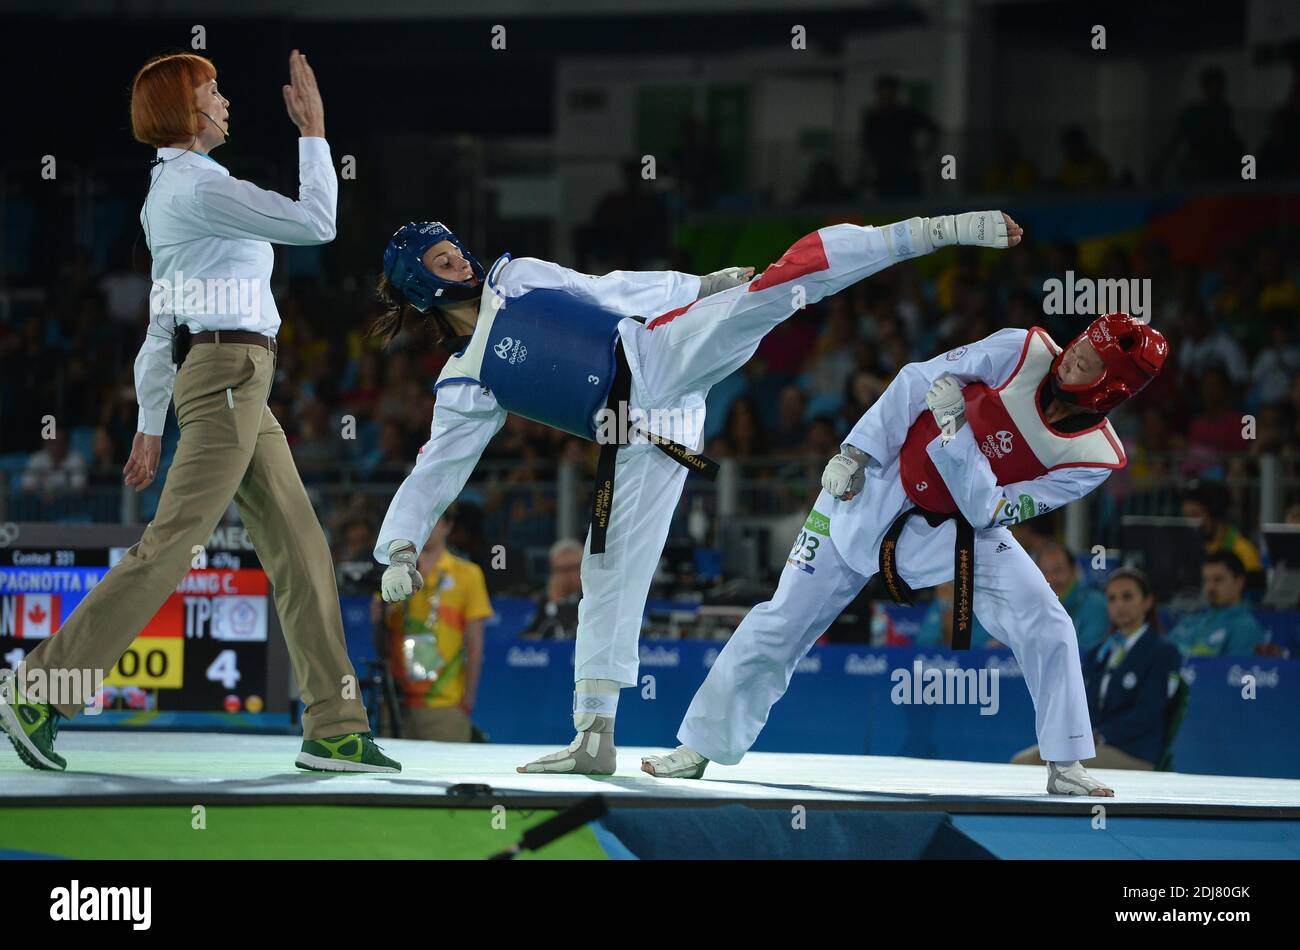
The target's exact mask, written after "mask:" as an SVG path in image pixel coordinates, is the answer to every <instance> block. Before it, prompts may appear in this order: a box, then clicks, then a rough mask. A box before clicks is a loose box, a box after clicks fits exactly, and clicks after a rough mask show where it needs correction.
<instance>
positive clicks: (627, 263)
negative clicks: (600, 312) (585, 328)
mask: <svg viewBox="0 0 1300 950" xmlns="http://www.w3.org/2000/svg"><path fill="white" fill-rule="evenodd" d="M641 168H642V166H641V162H640V161H638V160H637V159H634V158H629V159H625V160H624V161H623V162H622V163H621V164H620V166H619V187H618V188H616V189H614V190H613V191H610V192H607V193H606V194H605V195H603V196H602V197H601V198H600V199H599V200H598V201H597V203H596V210H595V212H594V213H593V215H592V219H591V223H590V224H588V225H587V226H586V227H583V228H579V229H578V230H577V231H576V232H575V233H574V251H575V253H576V254H577V265H578V269H579V270H581V271H582V272H584V273H601V274H603V273H605V272H607V271H612V270H641V269H644V265H645V264H647V263H648V262H650V261H656V260H662V259H665V258H666V257H667V254H668V213H667V210H666V209H665V207H664V206H663V204H662V203H661V202H660V201H659V200H658V199H657V198H656V197H655V194H654V191H653V188H654V182H653V181H652V180H647V179H646V178H644V177H643V176H642V173H641ZM648 316H655V314H649V315H648Z"/></svg>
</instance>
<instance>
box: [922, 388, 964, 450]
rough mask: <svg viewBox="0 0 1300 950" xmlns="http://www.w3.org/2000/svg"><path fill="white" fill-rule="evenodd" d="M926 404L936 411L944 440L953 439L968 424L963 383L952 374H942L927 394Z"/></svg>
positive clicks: (935, 416) (932, 410)
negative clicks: (963, 396) (962, 389)
mask: <svg viewBox="0 0 1300 950" xmlns="http://www.w3.org/2000/svg"><path fill="white" fill-rule="evenodd" d="M925 404H926V405H927V406H929V407H930V411H931V412H933V413H934V421H935V422H937V423H939V431H941V432H942V433H943V437H944V440H945V441H946V440H948V439H951V438H952V437H953V436H954V435H956V434H957V430H958V429H960V428H961V427H962V426H964V425H965V424H966V400H965V399H964V398H962V394H961V383H959V382H957V380H955V379H954V378H953V377H951V376H940V377H939V378H938V379H936V380H935V381H934V385H933V386H931V387H930V389H929V391H928V392H927V393H926V394H925Z"/></svg>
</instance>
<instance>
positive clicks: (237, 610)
mask: <svg viewBox="0 0 1300 950" xmlns="http://www.w3.org/2000/svg"><path fill="white" fill-rule="evenodd" d="M125 550H126V549H125V548H23V547H18V546H16V547H12V548H3V549H0V663H2V664H3V665H4V666H7V667H10V668H17V666H18V664H19V663H20V662H22V660H23V658H24V657H26V656H27V654H29V653H31V652H32V651H33V650H35V649H36V648H37V646H39V645H40V643H41V642H42V641H43V640H45V639H47V638H49V637H56V636H58V634H59V629H60V627H61V626H62V625H63V623H64V622H65V621H66V620H67V619H68V617H69V616H71V615H72V612H73V611H74V610H76V609H77V607H78V605H79V604H80V603H81V602H82V600H84V599H85V597H86V596H87V595H88V594H89V593H90V592H91V591H92V590H93V589H94V588H95V585H96V584H98V583H99V582H100V581H101V580H102V579H103V578H104V576H105V575H106V574H107V573H108V571H109V569H110V568H111V567H112V566H113V565H114V564H116V563H117V561H118V560H120V559H121V557H122V555H123V554H124V553H125ZM206 557H207V561H206V565H205V566H204V567H202V568H196V569H194V570H191V571H190V572H189V573H188V574H186V575H185V577H184V578H182V579H181V582H180V584H178V585H177V587H176V590H175V591H173V592H172V593H171V594H169V595H168V597H167V599H166V600H165V601H164V602H163V604H162V606H161V607H160V608H159V609H158V612H157V613H156V614H154V616H153V618H152V619H151V620H150V621H149V623H148V624H146V625H145V628H144V629H143V630H142V631H140V634H139V635H138V636H137V637H136V639H135V640H134V641H133V642H132V643H131V645H130V647H128V648H127V650H126V652H125V653H124V654H123V655H122V658H121V659H120V660H119V661H118V663H117V665H116V666H115V667H114V668H113V669H112V670H110V671H108V674H107V676H106V677H105V681H104V708H105V709H109V710H135V711H141V712H147V711H155V710H156V711H160V712H161V711H176V712H185V711H191V712H221V711H225V712H250V713H258V712H262V711H263V710H264V709H265V708H266V703H267V630H268V626H269V623H268V621H269V619H270V616H269V611H270V610H271V606H270V584H269V582H268V580H267V577H266V574H265V572H263V571H262V569H261V567H260V566H259V565H258V562H257V559H256V556H255V555H254V554H253V553H252V552H250V551H247V550H238V551H234V550H215V551H214V550H209V551H208V552H206ZM91 620H92V623H93V622H94V618H91Z"/></svg>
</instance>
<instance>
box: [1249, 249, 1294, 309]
mask: <svg viewBox="0 0 1300 950" xmlns="http://www.w3.org/2000/svg"><path fill="white" fill-rule="evenodd" d="M1256 273H1257V274H1258V275H1259V285H1260V286H1259V300H1258V301H1257V304H1256V305H1257V306H1258V307H1259V309H1260V311H1261V312H1264V313H1268V312H1269V311H1273V310H1283V311H1291V312H1294V311H1296V310H1300V284H1297V283H1296V280H1295V278H1294V277H1293V276H1291V274H1290V273H1289V272H1288V271H1287V268H1286V263H1285V262H1284V261H1283V260H1282V252H1281V251H1279V250H1278V248H1277V246H1276V245H1274V244H1265V245H1264V246H1263V247H1261V248H1260V249H1259V257H1258V264H1257V265H1256Z"/></svg>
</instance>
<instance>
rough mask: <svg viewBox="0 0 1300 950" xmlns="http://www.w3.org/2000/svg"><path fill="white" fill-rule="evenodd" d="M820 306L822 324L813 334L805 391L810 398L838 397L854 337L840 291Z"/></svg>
mask: <svg viewBox="0 0 1300 950" xmlns="http://www.w3.org/2000/svg"><path fill="white" fill-rule="evenodd" d="M823 306H824V307H825V310H826V325H825V327H823V329H822V332H821V333H820V334H818V336H817V342H816V343H815V344H814V345H813V352H812V356H811V357H810V358H809V360H808V371H807V373H805V374H804V376H805V379H806V380H807V385H806V388H807V390H808V394H809V396H811V397H813V398H814V399H816V398H817V397H823V398H825V397H834V396H839V395H840V394H841V393H842V392H843V391H844V381H845V380H846V379H848V377H849V374H850V373H852V372H853V366H854V362H855V353H854V344H855V343H856V342H857V338H858V331H857V326H856V325H855V323H854V320H853V315H852V313H851V312H850V310H849V302H848V299H847V298H846V297H845V296H844V295H843V294H836V295H835V296H834V297H830V298H829V299H827V300H826V302H825V304H824V305H823Z"/></svg>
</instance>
